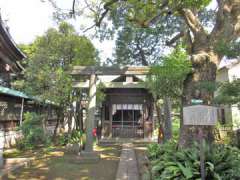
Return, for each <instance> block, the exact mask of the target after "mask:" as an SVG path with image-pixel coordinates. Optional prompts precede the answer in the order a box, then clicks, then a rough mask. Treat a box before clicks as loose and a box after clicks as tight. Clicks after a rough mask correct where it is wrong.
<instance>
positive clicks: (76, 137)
mask: <svg viewBox="0 0 240 180" xmlns="http://www.w3.org/2000/svg"><path fill="white" fill-rule="evenodd" d="M76 143H79V144H81V145H83V144H85V134H84V133H83V132H82V131H79V130H74V131H72V133H71V134H63V135H61V136H60V137H59V144H61V145H66V144H76Z"/></svg>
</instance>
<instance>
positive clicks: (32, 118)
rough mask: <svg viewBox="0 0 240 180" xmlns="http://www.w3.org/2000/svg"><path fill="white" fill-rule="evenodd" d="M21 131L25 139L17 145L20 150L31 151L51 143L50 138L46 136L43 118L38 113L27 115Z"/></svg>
mask: <svg viewBox="0 0 240 180" xmlns="http://www.w3.org/2000/svg"><path fill="white" fill-rule="evenodd" d="M19 129H20V130H21V131H22V134H23V138H22V139H20V140H19V141H17V143H16V146H17V148H19V149H31V148H36V147H38V146H39V145H46V144H49V143H50V140H49V138H48V137H47V136H46V135H45V134H44V130H43V127H42V118H41V116H40V115H38V114H36V113H29V112H27V113H25V114H24V121H23V124H22V125H21V126H20V128H19Z"/></svg>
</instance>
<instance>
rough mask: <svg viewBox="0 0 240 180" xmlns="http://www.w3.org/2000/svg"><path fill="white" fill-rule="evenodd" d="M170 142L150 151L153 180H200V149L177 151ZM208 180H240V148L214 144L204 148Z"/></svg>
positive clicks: (152, 146)
mask: <svg viewBox="0 0 240 180" xmlns="http://www.w3.org/2000/svg"><path fill="white" fill-rule="evenodd" d="M176 147H177V146H176V144H174V143H172V142H170V143H166V144H164V145H158V144H153V145H150V146H149V147H148V157H149V159H150V162H151V173H152V177H153V179H191V180H195V179H200V178H201V174H200V157H199V147H198V145H197V144H195V145H194V146H193V147H191V148H186V149H178V150H177V149H176ZM204 154H205V171H206V173H205V174H206V179H207V180H215V179H216V180H220V179H224V180H235V179H240V151H239V150H238V149H237V148H234V147H230V146H226V145H220V144H214V145H211V146H208V145H206V144H205V145H204Z"/></svg>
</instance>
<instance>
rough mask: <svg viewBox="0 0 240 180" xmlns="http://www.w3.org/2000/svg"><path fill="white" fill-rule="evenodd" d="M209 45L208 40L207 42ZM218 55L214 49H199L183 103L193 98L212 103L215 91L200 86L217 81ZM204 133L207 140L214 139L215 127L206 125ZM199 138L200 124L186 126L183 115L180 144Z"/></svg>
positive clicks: (187, 143)
mask: <svg viewBox="0 0 240 180" xmlns="http://www.w3.org/2000/svg"><path fill="white" fill-rule="evenodd" d="M206 45H207V42H206ZM218 58H219V57H218V56H217V55H216V54H214V53H213V52H212V51H208V50H205V51H198V53H194V55H193V56H192V65H193V69H194V70H193V72H192V73H191V74H189V75H188V76H187V78H186V79H185V81H184V88H183V97H182V104H183V107H184V106H189V105H191V100H192V99H202V100H203V104H205V105H212V101H213V92H208V91H207V90H206V89H203V88H199V83H201V82H210V83H211V82H212V83H215V80H216V71H217V62H218ZM181 117H182V114H181ZM202 129H203V134H204V136H205V139H206V141H208V142H212V141H213V140H214V136H213V131H212V130H213V128H212V127H209V126H208V127H204V128H202ZM197 140H198V126H186V125H184V124H183V117H182V118H181V123H180V137H179V145H180V146H188V145H190V144H192V142H193V141H197Z"/></svg>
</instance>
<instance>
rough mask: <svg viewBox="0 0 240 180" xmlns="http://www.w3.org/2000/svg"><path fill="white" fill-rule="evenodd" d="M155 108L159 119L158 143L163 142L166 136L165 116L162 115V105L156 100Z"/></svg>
mask: <svg viewBox="0 0 240 180" xmlns="http://www.w3.org/2000/svg"><path fill="white" fill-rule="evenodd" d="M155 108H156V111H157V119H158V125H159V126H158V143H159V144H161V143H163V138H164V131H163V117H162V111H161V108H160V106H159V105H158V104H157V102H156V101H155Z"/></svg>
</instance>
